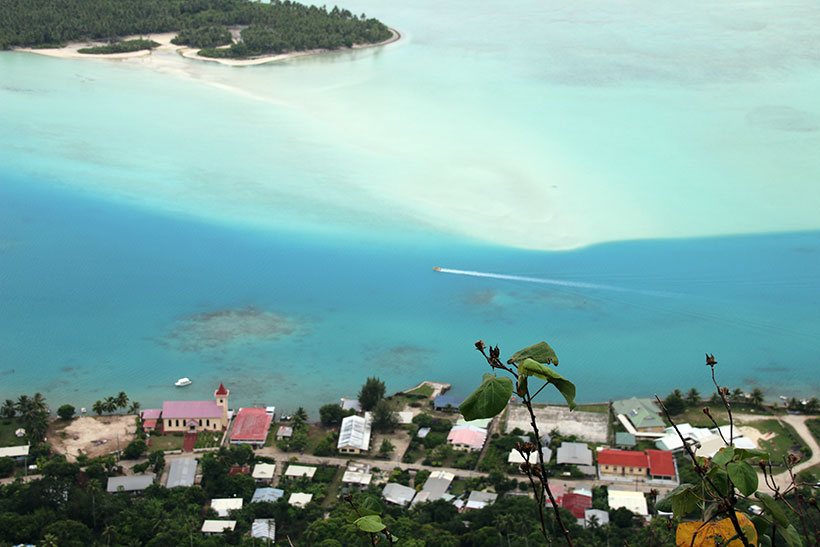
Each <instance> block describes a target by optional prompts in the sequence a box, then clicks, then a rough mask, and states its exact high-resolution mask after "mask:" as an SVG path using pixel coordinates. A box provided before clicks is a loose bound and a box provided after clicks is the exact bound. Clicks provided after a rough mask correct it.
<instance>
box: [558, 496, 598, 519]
mask: <svg viewBox="0 0 820 547" xmlns="http://www.w3.org/2000/svg"><path fill="white" fill-rule="evenodd" d="M561 507H563V508H564V509H566V510H567V511H569V512H570V513H572V516H573V517H575V518H577V519H582V518H584V511H586V510H587V509H592V498H591V497H589V496H585V495H584V494H576V493H574V492H570V493H569V494H564V497H563V498H561Z"/></svg>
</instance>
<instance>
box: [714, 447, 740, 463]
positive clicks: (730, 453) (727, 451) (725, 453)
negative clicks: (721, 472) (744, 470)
mask: <svg viewBox="0 0 820 547" xmlns="http://www.w3.org/2000/svg"><path fill="white" fill-rule="evenodd" d="M734 457H735V449H734V448H732V447H731V446H724V447H723V448H721V449H720V450H718V451H717V454H715V455H714V456H712V463H713V464H715V465H726V464H727V463H729V462H730V461H732V458H734Z"/></svg>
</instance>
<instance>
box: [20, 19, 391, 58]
mask: <svg viewBox="0 0 820 547" xmlns="http://www.w3.org/2000/svg"><path fill="white" fill-rule="evenodd" d="M388 29H389V30H390V38H388V39H387V40H384V41H382V42H378V43H376V44H354V45H353V46H352V47H349V48H340V49H309V50H305V51H292V52H289V53H276V54H269V55H261V56H259V57H252V58H249V59H216V58H211V57H201V56H199V55H197V53H198V52H199V50H200V49H201V48H192V47H188V46H178V45H176V44H172V43H171V40H172V39H173V38H174V37H175V36H176V35H177V33H176V32H163V33H158V34H147V35H134V36H124V37H123V38H122V40H133V39H137V38H146V39H148V40H153V41H155V42H158V43H159V44H160V45H159V46H158V47H156V48H154V49H141V50H139V51H129V52H127V53H80V52H79V50H80V49H83V48H87V47H94V46H101V45H105V42H71V43H69V44H67V45H66V46H65V47H61V48H42V49H38V48H13V49H12V51H18V52H23V53H34V54H37V55H44V56H46V57H56V58H59V59H112V60H124V59H137V58H143V57H149V56H151V55H153V53H154V51H164V52H172V53H177V54H178V55H179V56H180V57H184V58H186V59H192V60H195V61H205V62H212V63H219V64H221V65H225V66H255V65H262V64H266V63H275V62H279V61H286V60H288V59H294V58H297V57H309V56H314V55H324V54H329V53H339V52H346V51H355V50H360V49H370V48H375V47H381V46H386V45H389V44H393V43H396V42H398V41H399V40H401V38H402V35H401V33H400V32H399V31H397V30H396V29H394V28H392V27H388Z"/></svg>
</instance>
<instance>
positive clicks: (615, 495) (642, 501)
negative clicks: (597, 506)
mask: <svg viewBox="0 0 820 547" xmlns="http://www.w3.org/2000/svg"><path fill="white" fill-rule="evenodd" d="M608 493H609V496H608V498H609V508H610V509H618V508H620V507H623V508H625V509H629V510H630V511H632V512H633V513H635V514H636V515H641V516H642V517H647V516H649V508H648V507H647V505H646V496H644V495H643V492H633V491H631V490H614V489H612V488H609V489H608Z"/></svg>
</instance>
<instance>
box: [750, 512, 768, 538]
mask: <svg viewBox="0 0 820 547" xmlns="http://www.w3.org/2000/svg"><path fill="white" fill-rule="evenodd" d="M752 524H754V525H755V528H756V529H757V533H758V536H760V537H762V536H764V535H765V534H767V533H768V531H769V521H768V520H766V519H765V518H764V517H762V516H760V515H755V516H753V517H752Z"/></svg>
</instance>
